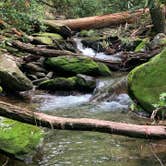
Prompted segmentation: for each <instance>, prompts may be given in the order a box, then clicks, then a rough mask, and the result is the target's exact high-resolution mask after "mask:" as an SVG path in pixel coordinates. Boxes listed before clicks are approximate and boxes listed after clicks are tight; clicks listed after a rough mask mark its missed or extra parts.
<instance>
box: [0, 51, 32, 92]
mask: <svg viewBox="0 0 166 166" xmlns="http://www.w3.org/2000/svg"><path fill="white" fill-rule="evenodd" d="M0 82H1V86H2V87H3V88H4V89H6V90H8V91H26V90H30V89H32V88H33V85H32V82H31V81H30V80H29V79H28V78H27V77H26V76H25V75H24V74H23V73H22V72H21V70H20V69H19V68H18V67H17V65H16V63H15V62H14V61H13V60H12V59H11V58H10V57H8V56H7V55H4V54H3V55H2V54H1V55H0Z"/></svg>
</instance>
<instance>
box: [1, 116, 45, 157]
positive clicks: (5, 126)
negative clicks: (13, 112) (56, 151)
mask: <svg viewBox="0 0 166 166" xmlns="http://www.w3.org/2000/svg"><path fill="white" fill-rule="evenodd" d="M42 137H43V132H42V130H41V129H40V128H37V127H35V126H31V125H27V124H23V123H20V122H17V121H14V120H9V119H7V118H2V117H1V118H0V145H1V146H0V149H1V150H3V151H5V152H7V153H10V154H13V155H15V156H16V157H20V156H24V155H26V154H31V153H33V152H34V150H35V149H36V147H37V146H38V145H39V143H40V141H41V138H42Z"/></svg>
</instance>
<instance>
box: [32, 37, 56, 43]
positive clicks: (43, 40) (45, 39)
mask: <svg viewBox="0 0 166 166" xmlns="http://www.w3.org/2000/svg"><path fill="white" fill-rule="evenodd" d="M34 40H36V41H38V42H39V43H42V44H47V45H50V44H53V40H52V39H51V38H50V37H45V36H38V37H35V38H34Z"/></svg>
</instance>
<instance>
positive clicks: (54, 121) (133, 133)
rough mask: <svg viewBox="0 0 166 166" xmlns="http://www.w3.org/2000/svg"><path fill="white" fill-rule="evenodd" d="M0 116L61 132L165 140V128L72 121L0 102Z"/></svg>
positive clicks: (94, 121) (82, 119)
mask: <svg viewBox="0 0 166 166" xmlns="http://www.w3.org/2000/svg"><path fill="white" fill-rule="evenodd" d="M0 115H1V116H4V117H7V118H11V119H14V120H18V121H21V122H24V123H28V124H33V125H37V126H42V127H48V128H53V129H61V130H80V131H96V132H102V133H109V134H117V135H124V136H129V137H136V138H138V137H139V138H146V139H149V138H152V139H165V138H166V126H148V125H135V124H127V123H117V122H111V121H105V120H97V119H87V118H81V119H73V118H63V117H55V116H50V115H46V114H44V113H40V112H32V111H29V110H26V109H23V108H20V107H16V106H14V105H11V104H8V103H5V102H2V101H0Z"/></svg>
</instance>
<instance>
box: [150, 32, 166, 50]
mask: <svg viewBox="0 0 166 166" xmlns="http://www.w3.org/2000/svg"><path fill="white" fill-rule="evenodd" d="M162 46H166V35H165V34H164V33H159V34H157V35H156V36H155V37H154V39H153V40H152V41H151V43H150V48H151V49H155V48H157V47H162Z"/></svg>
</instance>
